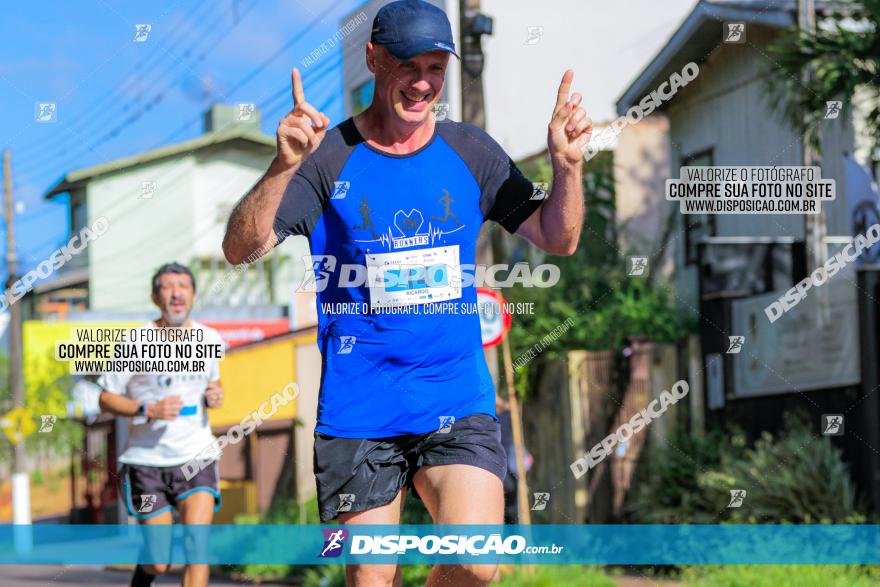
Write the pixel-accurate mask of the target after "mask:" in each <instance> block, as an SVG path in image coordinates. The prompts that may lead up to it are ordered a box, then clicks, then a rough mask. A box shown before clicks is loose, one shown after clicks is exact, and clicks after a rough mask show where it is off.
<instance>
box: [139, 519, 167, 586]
mask: <svg viewBox="0 0 880 587" xmlns="http://www.w3.org/2000/svg"><path fill="white" fill-rule="evenodd" d="M172 521H173V516H172V515H171V510H168V511H167V512H162V513H161V514H158V515H156V516H153V517H152V518H147V519H146V520H141V521H140V523H141V524H143V525H145V526H153V525H164V524H170V523H171V522H172ZM145 536H146V537H147V539H149V535H148V534H147V535H145ZM146 546H147V549H148V550H149V551H150V556H151V557H159V556H160V554H162V553H163V552H164V553H165V554H166V556H168V557H170V556H171V544H170V543H168V544H148V545H146ZM141 566H142V567H143V569H144V570H145V571H146V572H148V573H149V574H151V575H164V574H165V573H167V572H168V566H169V565H168V564H167V563H155V564H151V565H150V564H142V565H141Z"/></svg>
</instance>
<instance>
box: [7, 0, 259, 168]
mask: <svg viewBox="0 0 880 587" xmlns="http://www.w3.org/2000/svg"><path fill="white" fill-rule="evenodd" d="M256 4H257V2H256V1H255V2H254V3H253V4H251V5H249V7H248V8H247V11H246V12H249V11H250V10H252V9H253V8H254V7H255V6H256ZM235 26H237V24H235V25H233V28H234V27H235ZM230 30H231V29H230ZM227 34H228V31H227V33H221V34H220V35H219V36H218V37H217V38H216V39H215V40H214V42H213V43H212V44H211V45H210V46H209V47H206V48H205V49H204V50H203V51H202V52H201V53H200V54H199V55H198V56H197V57H196V58H195V59H194V60H193V62H192V63H191V64H190V66H189V67H188V71H187V72H186V73H184V74H183V75H182V76H180V77H178V78H177V79H176V80H174V81H173V82H171V83H170V84H167V85H166V86H165V87H164V88H163V89H161V90H160V91H158V92H157V93H156V94H155V95H154V96H153V97H152V99H151V100H149V101H148V102H147V103H146V104H144V105H143V106H142V107H141V108H139V109H138V110H136V111H135V112H133V113H132V114H130V115H128V116H127V117H126V118H125V119H124V120H123V121H122V122H121V123H119V124H117V125H116V126H114V127H113V128H111V129H110V130H108V131H106V132H105V133H104V134H103V135H102V136H100V137H99V138H98V139H97V140H96V141H95V142H93V143H91V144H88V142H86V143H87V144H86V145H85V147H86V149H87V150H88V151H95V149H96V148H98V147H101V146H102V145H104V144H105V143H107V142H109V141H111V140H113V139H114V138H116V137H117V136H119V134H120V133H121V132H122V131H124V130H125V129H127V128H128V127H130V126H131V125H133V124H134V123H136V122H137V121H138V120H140V118H141V117H143V116H144V115H145V114H147V113H149V112H150V111H151V110H153V108H155V107H156V106H157V105H158V104H160V103H161V102H162V101H163V100H164V99H165V97H166V96H167V94H168V92H169V90H171V88H173V87H175V86H177V85H178V84H180V83H181V82H182V81H183V80H185V79H186V76H187V75H189V72H190V71H191V70H192V67H194V66H195V65H197V64H198V63H200V62H202V61H204V59H205V58H206V57H207V56H208V54H209V53H210V51H212V50H213V49H214V48H216V47H217V46H218V45H219V44H220V42H222V41H223V40H225V39H226V37H227ZM70 130H71V132H72V133H73V139H74V140H77V139H79V140H80V142H82V139H83V137H82V135H81V133H79V132H77V131H74V130H72V129H70ZM66 152H67V149H66V148H65V149H62V150H61V151H58V152H57V153H56V154H55V155H50V156H48V157H46V158H44V159H41V160H32V161H30V162H29V163H30V167H29V166H28V165H27V164H26V165H23V166H22V167H24V168H25V169H33V168H35V167H38V166H39V164H42V163H44V162H49V161H52V160H54V159H56V158H59V157H62V156H64V154H65V153H66ZM82 152H83V151H82V150H80V151H79V152H78V153H77V154H76V155H81V154H82Z"/></svg>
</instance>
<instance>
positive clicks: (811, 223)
mask: <svg viewBox="0 0 880 587" xmlns="http://www.w3.org/2000/svg"><path fill="white" fill-rule="evenodd" d="M798 27H799V28H800V30H801V31H802V32H806V33H811V34H812V33H815V32H816V2H815V0H798ZM802 76H803V80H804V82H805V83H804V85H805V86H806V85H807V83H809V81H810V80H811V79H812V77H813V71H812V68H811V67H810V66H809V65H807V66H806V67H805V68H804V71H803V72H802ZM805 91H806V90H805ZM803 115H804V121H805V125H804V127H805V128H804V135H803V137H801V139H802V141H803V164H804V165H809V166H812V165H819V160H818V157H817V153H816V152H815V149H813V146H812V145H811V144H810V141H809V140H808V138H807V132H806V123H807V121H808V120H809V118H808V117H807V113H806V112H804V113H803ZM818 132H820V133H821V131H818ZM818 136H819V140H821V134H819V135H818ZM826 231H827V228H826V226H825V208H824V207H822V206H821V205H820V206H819V213H818V214H804V248H805V249H806V256H807V263H806V264H807V274H808V275H809V274H810V273H812V272H813V271H814V270H815V269H816V268H818V267H821V266H822V265H823V264H824V263H825V259H826V257H827V254H826V250H825V236H826Z"/></svg>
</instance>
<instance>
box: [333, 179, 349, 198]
mask: <svg viewBox="0 0 880 587" xmlns="http://www.w3.org/2000/svg"><path fill="white" fill-rule="evenodd" d="M350 187H351V182H350V181H334V182H333V195H332V196H330V199H331V200H341V199H343V198H345V196H347V195H348V190H349V188H350Z"/></svg>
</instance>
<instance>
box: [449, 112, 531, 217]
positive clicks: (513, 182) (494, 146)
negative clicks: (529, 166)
mask: <svg viewBox="0 0 880 587" xmlns="http://www.w3.org/2000/svg"><path fill="white" fill-rule="evenodd" d="M453 124H454V126H448V127H447V129H448V130H447V133H445V134H446V135H447V136H446V137H444V138H445V139H446V140H447V141H450V144H452V145H453V148H455V149H456V151H457V152H458V153H459V155H460V156H461V157H462V159H463V160H464V161H465V163H466V164H467V165H468V168H469V169H470V171H471V173H472V174H473V176H474V178H475V179H476V180H477V183H478V184H479V186H480V210H481V211H482V212H483V217H484V218H485V219H486V220H494V221H495V222H497V223H498V224H500V225H501V226H503V227H504V229H505V230H506V231H507V232H509V233H511V234H513V233H515V232H516V230H517V229H518V228H519V225H520V224H522V223H523V221H525V219H526V218H528V217H529V216H531V215H532V213H533V212H534V211H535V210H537V209H538V208H539V207H540V206H541V203H542V201H543V200H542V199H540V198H538V199H532V195H533V194H534V191H535V190H534V186H533V184H532V182H531V180H530V179H529V178H527V177H526V176H525V175H523V173H522V172H521V171H520V170H519V168H518V167H517V166H516V163H514V162H513V159H511V158H510V156H509V155H508V154H507V153H506V152H505V151H504V149H503V148H502V147H501V145H499V144H498V143H497V142H496V141H495V139H493V138H492V137H491V136H489V134H488V133H486V131H484V130H483V129H481V128H479V127H477V126H474V125H472V124H457V123H453Z"/></svg>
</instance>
